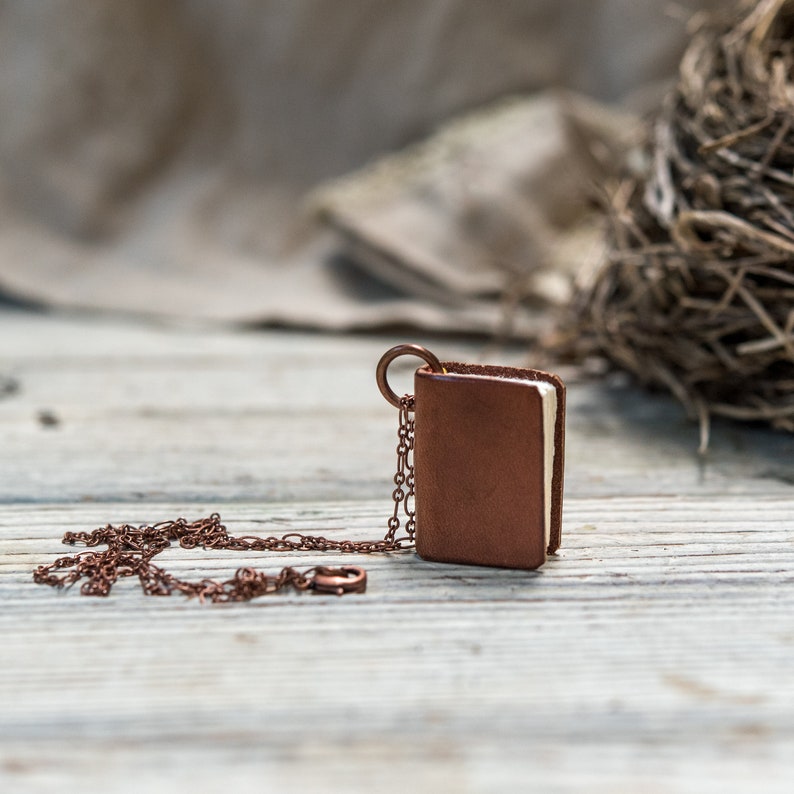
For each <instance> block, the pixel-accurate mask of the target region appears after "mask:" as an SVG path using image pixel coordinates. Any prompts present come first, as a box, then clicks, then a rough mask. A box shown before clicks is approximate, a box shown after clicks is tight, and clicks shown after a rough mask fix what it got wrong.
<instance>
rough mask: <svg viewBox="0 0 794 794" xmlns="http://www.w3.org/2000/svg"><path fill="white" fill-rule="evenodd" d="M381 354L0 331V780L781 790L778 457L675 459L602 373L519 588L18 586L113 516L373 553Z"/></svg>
mask: <svg viewBox="0 0 794 794" xmlns="http://www.w3.org/2000/svg"><path fill="white" fill-rule="evenodd" d="M394 341H401V340H391V339H385V338H372V337H360V338H343V337H327V336H313V335H300V334H296V335H291V334H280V333H273V332H267V333H219V332H202V331H197V330H183V331H179V332H174V331H164V330H157V329H145V328H138V327H135V326H126V325H120V324H114V323H108V322H99V321H86V320H76V319H75V320H71V319H64V318H57V317H46V316H36V315H25V314H13V313H11V314H6V315H2V314H0V372H2V373H8V374H11V375H12V376H13V377H16V378H17V379H18V380H19V382H20V390H19V392H18V393H16V394H13V395H8V396H6V397H5V398H4V399H0V475H2V476H1V477H0V599H2V601H1V603H2V604H3V609H2V611H0V636H2V642H0V662H1V663H2V666H3V671H4V675H3V676H2V677H0V787H2V790H3V791H13V792H24V791H48V790H54V789H56V788H58V789H60V790H66V791H71V790H78V789H80V790H82V789H86V790H87V789H89V788H105V789H108V790H112V791H124V792H126V791H140V790H148V791H152V792H160V791H163V792H165V791H167V790H174V788H178V789H179V790H182V789H186V788H187V787H188V786H190V787H191V788H192V789H193V790H195V791H198V792H202V791H207V792H210V791H217V790H219V789H224V790H225V789H229V788H231V787H234V786H237V787H239V788H241V789H243V790H248V789H251V788H253V787H254V786H256V787H257V788H264V789H265V790H268V788H269V787H270V788H275V787H279V788H283V789H284V790H295V789H298V788H300V790H301V791H308V792H311V791H320V790H327V789H328V788H329V787H330V788H331V790H334V786H335V784H336V783H337V782H339V783H340V787H341V786H342V785H344V788H345V789H352V790H354V791H355V790H361V791H364V790H375V791H386V792H390V791H405V790H406V789H407V788H410V789H411V790H414V791H417V792H424V791H447V790H458V791H463V792H466V791H500V792H501V791H505V790H507V789H511V788H512V789H516V790H525V789H528V788H532V789H535V790H539V791H544V792H546V791H548V792H555V791H579V790H582V789H584V788H587V790H588V791H594V792H634V791H639V790H641V791H643V792H651V793H652V794H654V793H655V792H658V793H659V794H668V793H669V792H690V791H691V792H707V793H708V792H720V793H722V792H729V791H747V790H753V791H755V790H758V791H764V792H777V791H780V792H784V791H785V792H788V791H790V790H791V785H792V779H793V777H794V758H792V755H791V746H792V740H793V739H794V674H792V670H794V617H792V616H793V615H794V573H792V571H794V523H792V520H791V519H792V507H794V501H793V500H792V489H791V485H790V483H789V482H788V481H787V480H788V478H789V477H791V472H792V465H793V463H792V461H793V460H794V455H792V454H791V453H792V440H791V439H790V438H789V437H786V436H774V435H773V434H770V433H768V432H755V431H752V430H747V429H739V428H737V427H735V426H732V425H729V424H719V425H718V426H717V428H716V434H715V445H714V449H713V451H712V453H711V456H710V457H709V458H708V459H707V460H706V461H705V462H702V461H698V459H697V457H696V456H695V454H694V447H695V445H696V439H695V437H694V436H695V434H694V429H693V428H692V426H691V425H688V424H687V423H686V422H685V421H684V419H683V417H682V416H681V414H680V412H679V409H678V408H677V406H675V405H674V404H672V403H671V402H670V401H668V400H666V399H665V398H661V397H660V398H648V397H646V396H644V395H641V394H639V393H638V392H636V391H633V390H632V389H631V388H630V387H628V386H626V385H625V384H621V383H612V384H609V385H606V386H593V385H587V384H579V385H577V384H574V385H573V386H572V388H571V394H570V396H571V414H570V421H569V445H568V449H569V466H568V488H567V496H566V512H565V528H564V545H563V548H562V549H561V551H560V553H559V555H557V557H556V558H555V559H553V560H551V561H550V562H549V563H548V564H547V565H546V566H545V567H544V568H543V569H541V571H539V572H536V573H522V572H516V571H498V570H491V569H480V568H467V567H462V566H447V565H438V564H430V563H424V562H422V561H420V560H418V559H417V558H416V557H415V556H414V555H413V554H411V553H408V554H404V555H392V556H375V555H373V556H371V557H367V558H366V559H364V560H357V562H363V564H365V565H366V567H367V568H368V570H369V574H370V586H369V590H368V593H367V594H366V595H365V596H349V597H346V598H343V599H335V598H322V597H319V596H308V595H298V594H290V595H284V596H277V597H272V598H265V599H261V600H260V601H258V602H253V603H250V604H237V605H234V604H233V605H224V606H220V607H217V606H216V607H212V606H201V605H199V604H197V603H193V602H189V601H186V600H184V599H182V598H178V597H172V598H166V599H157V598H148V599H147V598H145V597H143V596H142V595H141V594H140V591H139V590H138V588H137V585H135V584H134V583H133V582H130V581H125V582H122V583H120V584H119V585H118V586H117V589H116V590H114V592H113V594H112V596H111V598H109V599H106V600H103V599H89V598H82V597H80V596H79V595H78V594H77V593H76V592H69V593H55V592H53V591H50V590H49V589H48V588H43V587H36V586H34V585H33V584H32V583H31V580H30V575H31V571H32V569H33V568H34V567H35V566H36V565H38V564H40V563H43V562H48V561H50V560H51V559H52V558H53V557H54V556H55V555H58V554H61V553H65V552H66V551H68V550H67V549H65V548H64V547H62V546H61V545H60V543H59V538H60V535H61V534H62V532H63V531H65V530H67V529H76V528H79V529H88V528H92V527H94V526H97V525H100V524H104V523H105V522H107V521H109V520H112V521H131V522H134V523H139V522H142V521H155V520H159V519H163V518H171V517H174V516H175V515H178V514H182V515H186V516H187V517H190V518H193V517H197V516H199V515H205V514H207V513H208V512H211V511H213V510H219V511H220V512H221V513H222V515H223V516H224V519H225V520H226V522H227V524H228V525H229V528H230V530H231V531H233V532H236V533H243V532H256V533H271V532H273V533H283V532H288V531H314V530H318V531H322V533H323V534H327V535H329V536H334V537H339V536H342V535H345V536H351V537H354V538H361V539H363V538H370V537H373V538H375V537H379V536H381V535H382V533H383V531H384V529H383V527H384V522H385V516H386V513H387V511H388V507H389V505H388V500H389V496H388V494H389V477H390V472H391V467H392V465H393V464H392V456H393V451H392V447H393V436H394V427H393V425H394V417H393V415H392V413H393V412H392V409H390V408H389V407H388V406H387V405H386V404H385V402H383V400H382V399H381V397H380V395H379V394H378V393H377V391H376V390H375V387H374V383H373V379H372V367H373V365H374V362H375V361H376V360H377V357H378V355H379V354H380V352H382V350H383V349H385V348H386V347H388V346H389V345H390V344H392V343H393V342H394ZM432 346H433V348H434V349H436V350H438V351H439V352H445V351H446V350H451V352H450V353H449V357H463V356H465V357H468V358H478V357H479V356H480V353H479V351H478V350H476V349H475V348H473V347H472V346H471V345H464V344H463V343H460V342H456V343H455V344H452V343H447V342H440V341H437V342H434V343H433V345H432ZM500 355H501V356H507V357H508V358H510V356H512V357H513V358H515V355H516V354H505V353H502V354H500ZM492 358H493V357H492ZM503 360H504V359H503ZM45 409H46V410H50V411H52V412H53V413H54V414H56V415H57V416H58V417H59V418H60V423H59V424H58V425H56V426H46V425H43V424H42V423H41V422H40V421H39V420H38V418H37V415H38V412H39V411H41V410H45ZM351 428H353V429H351ZM160 559H161V560H162V562H163V563H167V564H168V566H169V567H170V568H171V569H173V570H174V571H176V572H178V573H179V574H180V575H182V576H196V577H199V576H205V575H212V576H225V575H227V574H230V573H231V572H232V571H233V570H234V568H236V567H237V566H239V565H249V564H250V565H256V566H258V567H264V568H267V569H271V570H274V569H277V568H278V567H280V566H281V565H282V564H287V563H289V564H295V565H297V566H301V565H306V566H309V565H312V564H316V563H317V562H318V558H317V555H303V554H299V555H289V556H286V555H275V554H271V555H261V556H257V555H240V554H234V553H217V552H213V553H206V552H202V551H195V550H194V551H185V550H179V549H174V550H169V551H168V552H166V553H164V554H163V555H162V557H161V558H160ZM321 561H324V562H328V563H330V564H334V563H336V562H341V561H346V562H350V558H349V557H342V556H340V555H328V556H324V557H322V558H321ZM100 759H101V761H100ZM329 781H330V783H329Z"/></svg>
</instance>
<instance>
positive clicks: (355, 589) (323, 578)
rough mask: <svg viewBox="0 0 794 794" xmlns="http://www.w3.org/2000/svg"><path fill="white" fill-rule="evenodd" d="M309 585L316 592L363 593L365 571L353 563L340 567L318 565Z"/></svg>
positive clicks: (332, 593) (365, 579)
mask: <svg viewBox="0 0 794 794" xmlns="http://www.w3.org/2000/svg"><path fill="white" fill-rule="evenodd" d="M309 587H310V588H311V589H312V590H314V591H315V592H317V593H328V594H331V595H339V596H340V595H344V594H345V593H363V592H364V591H365V590H366V589H367V572H366V571H365V570H364V569H363V568H359V567H358V566H355V565H343V566H342V567H341V568H326V567H323V566H318V567H317V568H315V570H314V577H313V578H312V580H311V584H310V585H309Z"/></svg>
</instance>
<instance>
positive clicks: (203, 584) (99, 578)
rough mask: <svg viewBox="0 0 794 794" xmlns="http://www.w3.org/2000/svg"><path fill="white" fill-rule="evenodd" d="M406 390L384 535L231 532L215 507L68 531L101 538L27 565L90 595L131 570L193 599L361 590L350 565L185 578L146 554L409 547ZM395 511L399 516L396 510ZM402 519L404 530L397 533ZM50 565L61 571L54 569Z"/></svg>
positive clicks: (79, 538)
mask: <svg viewBox="0 0 794 794" xmlns="http://www.w3.org/2000/svg"><path fill="white" fill-rule="evenodd" d="M412 411H413V397H410V396H408V395H406V396H405V397H403V398H402V399H401V400H400V407H399V426H398V443H397V472H396V474H395V475H394V485H395V488H394V491H393V492H392V499H393V500H394V512H393V513H392V515H391V516H390V517H389V521H388V529H387V531H386V535H385V536H384V538H383V540H376V541H361V540H331V539H329V538H325V537H322V536H320V535H302V534H300V533H298V532H290V533H289V534H287V535H283V536H282V537H274V536H271V537H265V538H262V537H255V536H251V535H244V536H241V537H235V536H233V535H230V534H229V532H228V530H227V529H226V527H225V526H224V524H223V523H221V517H220V515H219V514H218V513H213V514H212V515H210V516H208V517H207V518H201V519H199V520H198V521H192V522H188V521H187V520H186V519H184V518H177V519H176V520H175V521H162V522H160V523H159V524H144V525H142V526H139V527H135V526H133V525H131V524H121V525H118V526H113V525H111V524H108V525H107V526H104V527H100V528H99V529H95V530H93V531H92V532H67V533H66V534H65V535H64V536H63V543H65V544H68V545H70V546H75V545H82V546H86V547H88V548H94V547H96V546H102V545H104V546H106V548H105V550H103V551H84V552H79V553H77V554H73V555H69V556H65V557H59V558H58V559H56V560H55V562H52V563H50V564H49V565H41V566H39V567H38V568H37V569H36V570H35V572H34V573H33V580H34V581H35V582H36V583H37V584H47V585H50V586H51V587H56V588H58V589H60V588H63V587H69V586H70V585H73V584H76V583H77V582H79V581H80V580H82V579H84V580H85V581H84V582H83V584H82V585H81V586H80V592H81V593H82V594H83V595H89V596H106V595H108V594H109V593H110V590H111V588H112V587H113V585H114V583H115V582H116V581H117V580H118V579H120V578H123V577H126V576H137V577H138V580H139V581H140V584H141V588H142V589H143V592H144V593H145V594H146V595H171V593H174V592H179V593H184V594H185V595H187V596H190V597H196V598H198V599H199V600H200V601H202V602H203V601H212V602H225V601H248V600H250V599H252V598H256V597H257V596H261V595H269V594H271V593H277V592H278V591H279V590H283V589H285V588H289V587H291V588H293V589H295V590H299V591H302V590H314V591H317V592H324V593H335V594H337V595H341V594H342V593H347V592H363V591H364V588H365V586H366V573H365V572H364V570H363V569H361V568H358V567H354V566H343V567H340V568H329V567H326V566H314V567H312V568H308V569H306V570H303V571H299V570H297V569H296V568H292V567H285V568H283V569H282V570H281V572H280V573H278V574H276V575H275V576H271V575H268V574H265V573H262V572H260V571H256V570H255V569H253V568H239V569H238V570H237V572H236V573H235V574H234V576H233V577H232V578H231V579H228V580H226V581H223V582H221V581H216V580H214V579H202V580H201V581H198V582H188V581H185V580H183V579H178V578H177V577H176V576H174V575H173V574H170V573H168V572H167V571H165V570H164V569H163V568H160V567H159V566H157V565H155V564H154V563H153V562H152V559H153V558H154V557H156V556H157V555H158V554H160V552H162V551H164V550H165V549H167V548H169V547H170V546H171V545H172V543H177V544H178V545H179V546H181V547H182V548H183V549H195V548H199V547H200V548H202V549H225V550H230V551H246V552H248V551H279V552H284V551H286V552H289V551H294V552H297V551H318V552H319V551H333V552H339V553H341V554H372V553H374V552H394V551H401V550H403V549H408V548H411V546H412V545H413V542H414V534H415V528H416V522H415V519H414V508H413V502H414V467H413V449H414V420H413V418H412V417H411V412H412ZM401 514H402V516H401ZM403 518H404V519H405V526H404V529H405V535H404V536H403V537H399V538H398V537H397V533H398V531H399V530H400V527H401V526H402V519H403ZM56 571H65V572H64V573H56Z"/></svg>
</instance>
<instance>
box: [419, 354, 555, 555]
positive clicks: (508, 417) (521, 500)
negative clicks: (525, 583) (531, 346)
mask: <svg viewBox="0 0 794 794" xmlns="http://www.w3.org/2000/svg"><path fill="white" fill-rule="evenodd" d="M444 368H445V369H446V372H445V373H435V372H432V371H431V370H430V368H429V367H423V368H422V369H419V370H417V372H416V376H415V379H414V385H415V398H416V405H415V415H414V418H415V421H416V435H415V449H414V469H415V477H416V549H417V552H418V553H419V555H420V556H421V557H422V558H423V559H426V560H433V561H437V562H454V563H465V564H471V565H488V566H495V567H502V568H522V569H533V568H537V567H539V566H540V565H542V564H543V563H544V562H545V560H546V554H547V552H548V553H553V552H554V551H556V549H557V548H559V545H560V540H561V524H562V492H563V473H564V459H565V448H564V445H565V386H564V384H563V383H562V381H561V380H560V379H559V378H558V377H557V376H556V375H551V374H549V373H546V372H541V371H539V370H533V369H519V368H516V367H496V366H483V365H476V364H460V363H457V362H444ZM521 380H523V381H527V382H532V381H544V382H547V383H551V384H552V385H553V386H554V387H555V389H556V392H557V416H556V422H555V442H554V443H555V454H554V463H553V473H552V485H551V531H550V536H549V543H548V546H547V544H546V539H545V531H544V523H545V521H544V516H545V509H544V508H545V505H544V491H545V488H544V444H543V410H542V401H541V395H540V394H539V392H538V390H537V389H534V388H528V386H529V383H527V384H526V385H525V384H523V383H521V382H517V381H521Z"/></svg>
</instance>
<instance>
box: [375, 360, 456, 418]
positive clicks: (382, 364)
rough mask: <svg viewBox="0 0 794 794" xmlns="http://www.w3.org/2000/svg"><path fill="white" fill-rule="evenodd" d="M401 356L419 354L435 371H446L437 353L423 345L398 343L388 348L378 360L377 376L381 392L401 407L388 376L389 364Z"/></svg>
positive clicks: (394, 404)
mask: <svg viewBox="0 0 794 794" xmlns="http://www.w3.org/2000/svg"><path fill="white" fill-rule="evenodd" d="M400 356H418V357H419V358H421V359H422V361H424V362H425V363H426V364H427V365H428V366H429V367H430V369H432V370H433V372H446V370H445V369H444V367H443V366H442V364H441V362H440V361H439V360H438V359H437V358H436V357H435V355H434V354H433V353H431V352H430V351H429V350H428V349H427V348H426V347H422V346H421V345H408V344H405V345H396V346H395V347H393V348H391V350H387V351H386V352H385V353H384V354H383V355H382V356H381V359H380V361H379V362H378V368H377V369H376V370H375V378H376V380H377V382H378V388H379V389H380V393H381V394H382V395H383V396H384V397H385V398H386V400H387V401H388V402H390V403H391V404H392V405H393V406H394V407H395V408H399V407H400V398H399V397H398V396H397V395H396V394H395V393H394V391H393V390H392V388H391V386H389V381H388V380H387V378H386V370H387V369H388V368H389V364H391V363H392V361H394V359H395V358H399V357H400Z"/></svg>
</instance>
